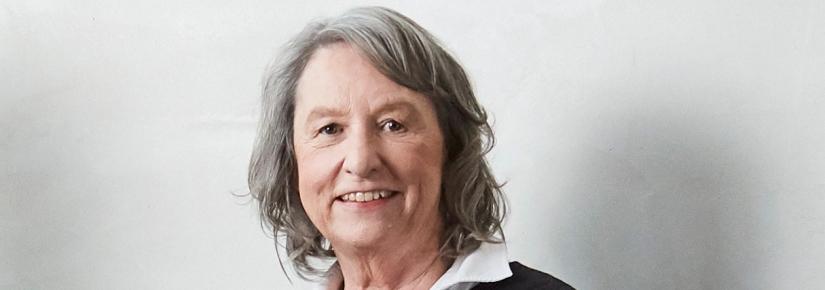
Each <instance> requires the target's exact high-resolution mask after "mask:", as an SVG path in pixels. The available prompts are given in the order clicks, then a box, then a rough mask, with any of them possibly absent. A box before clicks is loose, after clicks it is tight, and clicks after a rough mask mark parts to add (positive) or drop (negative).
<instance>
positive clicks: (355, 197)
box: [338, 190, 396, 202]
mask: <svg viewBox="0 0 825 290" xmlns="http://www.w3.org/2000/svg"><path fill="white" fill-rule="evenodd" d="M395 194H396V192H395V191H389V190H377V191H366V192H351V193H347V194H344V195H342V196H340V197H338V199H339V200H342V201H352V202H368V201H373V200H377V199H384V198H389V197H391V196H393V195H395Z"/></svg>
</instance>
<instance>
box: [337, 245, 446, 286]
mask: <svg viewBox="0 0 825 290" xmlns="http://www.w3.org/2000/svg"><path fill="white" fill-rule="evenodd" d="M415 240H417V241H416V242H410V241H406V242H404V241H400V242H399V243H383V244H384V245H387V246H375V247H370V248H369V249H366V248H364V249H358V248H339V249H336V250H335V255H336V256H337V258H338V264H339V266H340V267H341V274H342V275H343V280H344V281H343V282H344V289H429V288H430V287H431V286H432V285H433V284H435V282H436V281H437V280H438V279H439V278H440V277H441V275H443V274H444V272H446V271H447V264H448V262H447V261H445V260H444V259H442V258H441V257H440V256H439V239H438V235H434V236H432V237H428V238H427V239H424V240H421V239H415Z"/></svg>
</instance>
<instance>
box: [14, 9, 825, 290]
mask: <svg viewBox="0 0 825 290" xmlns="http://www.w3.org/2000/svg"><path fill="white" fill-rule="evenodd" d="M229 2H233V3H231V4H229ZM441 2H442V1H425V3H422V2H416V3H412V2H404V3H401V2H386V3H377V4H382V5H385V6H388V7H391V8H394V9H397V10H399V11H400V12H402V13H404V14H406V15H408V16H410V17H411V18H413V19H415V20H416V21H418V22H419V23H420V24H421V25H422V26H424V27H426V28H427V29H429V30H431V31H432V32H433V33H434V34H435V35H436V36H437V37H439V38H440V39H441V40H442V41H443V42H444V43H445V45H446V46H447V47H448V48H449V50H451V51H452V52H454V53H455V55H456V56H457V57H458V58H459V59H460V61H461V62H462V63H463V64H464V65H465V66H466V69H467V70H468V71H469V73H470V75H471V77H472V78H473V81H474V84H475V86H476V88H477V94H478V96H479V98H480V100H481V102H482V103H483V104H484V105H485V106H486V107H487V108H488V109H489V111H490V112H491V114H492V116H493V119H494V120H493V121H494V124H495V129H496V132H497V136H498V141H499V142H498V144H497V147H496V148H495V150H494V151H493V152H492V154H491V156H490V158H491V159H490V160H491V163H492V164H493V167H494V170H495V172H496V174H497V175H498V176H499V178H501V179H502V180H507V181H508V182H509V183H508V185H507V186H506V187H505V190H506V193H507V196H508V197H509V199H510V201H511V203H510V205H511V209H512V215H511V216H510V217H509V219H508V222H507V225H506V228H505V230H506V234H507V238H508V241H509V243H508V244H509V251H510V255H511V257H512V259H515V260H519V261H522V262H523V263H524V264H527V265H530V266H533V267H535V268H538V269H541V270H543V271H546V272H549V273H552V274H553V275H555V276H557V277H560V278H562V279H563V280H565V281H567V282H568V283H570V284H572V285H574V286H576V287H577V288H580V289H822V288H824V287H825V275H823V274H825V272H823V269H825V246H823V244H825V149H823V148H825V116H824V115H823V113H825V101H824V100H823V98H825V4H824V3H823V2H822V1H815V0H807V1H806V0H802V1H793V0H789V1H710V0H702V1H678V2H671V1H574V0H570V1H533V2H530V1H528V2H519V3H518V4H517V5H516V4H510V5H505V4H503V3H499V4H491V3H477V2H476V1H467V2H453V1H450V2H449V3H441ZM361 4H366V3H338V2H317V1H304V2H303V3H301V4H298V3H292V4H287V3H276V2H274V1H245V2H242V3H240V2H234V1H164V0H149V1H126V0H117V1H40V0H19V1H14V0H12V1H6V0H3V1H2V2H0V288H2V289H289V288H295V289H301V288H305V287H306V286H307V284H305V283H300V282H298V283H296V284H294V285H291V286H290V284H288V283H287V282H286V278H285V277H284V275H283V273H281V270H280V268H279V267H278V263H277V261H276V260H275V254H274V248H273V246H272V243H273V242H272V240H271V239H269V238H268V237H267V236H266V235H265V234H264V233H263V232H262V231H261V229H260V227H259V224H258V218H257V213H256V211H255V207H254V203H249V198H244V197H235V196H233V193H236V194H241V193H245V190H246V179H245V178H246V166H247V161H248V158H249V154H250V150H251V144H252V140H253V138H254V129H255V126H256V125H255V122H256V118H257V105H258V94H259V91H260V85H261V82H260V80H261V75H262V73H263V70H264V67H265V65H266V64H267V63H268V62H269V61H270V59H272V57H273V55H274V53H275V52H276V51H277V49H278V48H279V47H280V46H281V45H282V44H283V43H284V42H285V41H286V40H287V39H288V38H289V37H291V36H292V35H294V34H295V33H297V32H298V31H299V30H300V29H301V28H302V27H303V26H304V25H305V24H306V23H308V22H309V21H310V20H312V19H315V18H319V17H325V16H333V15H337V14H339V13H341V12H343V11H344V10H346V9H347V8H349V7H352V6H355V5H361ZM373 4H375V3H373Z"/></svg>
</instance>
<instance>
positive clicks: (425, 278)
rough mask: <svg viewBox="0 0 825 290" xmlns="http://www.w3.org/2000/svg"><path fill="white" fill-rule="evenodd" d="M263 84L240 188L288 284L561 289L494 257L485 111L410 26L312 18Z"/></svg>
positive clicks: (379, 11) (354, 16) (452, 66)
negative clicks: (289, 277)
mask: <svg viewBox="0 0 825 290" xmlns="http://www.w3.org/2000/svg"><path fill="white" fill-rule="evenodd" d="M265 81H266V82H265V87H264V90H263V103H262V109H261V112H262V115H261V119H260V124H259V132H258V137H257V141H256V143H255V148H254V153H253V155H252V159H251V163H250V166H249V169H250V170H249V187H250V190H251V192H252V193H253V195H254V196H255V197H256V198H257V200H258V202H259V205H260V211H261V217H262V218H263V222H264V223H265V224H266V225H267V227H269V228H270V229H271V230H272V231H273V232H275V233H277V234H279V235H280V236H281V237H282V238H283V239H284V240H285V245H284V246H285V250H286V252H285V253H284V254H285V255H284V257H286V261H287V262H288V263H291V264H292V265H293V266H294V268H295V269H297V271H298V274H299V275H301V277H304V278H308V279H310V278H313V277H316V278H319V279H318V280H320V282H319V283H318V287H319V289H434V290H456V289H571V288H572V287H570V286H569V285H567V284H565V283H564V282H562V281H561V280H558V279H556V278H554V277H553V276H551V275H549V274H546V273H543V272H540V271H538V270H535V269H532V268H529V267H527V266H525V265H522V264H520V263H519V262H511V261H509V260H508V256H507V252H506V243H505V239H504V235H503V233H502V229H501V228H502V227H501V224H502V221H503V219H504V217H505V214H506V206H505V202H506V201H505V196H504V194H503V192H502V190H501V185H500V183H499V182H498V181H496V180H495V178H494V176H493V173H492V172H491V169H490V167H489V166H488V163H487V161H486V159H485V154H486V153H487V152H489V150H490V148H491V146H492V144H493V132H492V130H491V128H490V125H489V124H488V121H487V115H486V113H485V110H484V109H483V108H482V107H481V106H480V105H479V104H478V101H477V100H476V97H475V95H474V94H473V88H472V87H471V85H470V81H469V79H468V76H467V73H466V72H465V70H464V69H463V68H462V67H461V65H459V63H458V61H457V60H456V59H455V58H454V56H452V55H450V54H449V53H448V52H447V51H446V50H445V49H444V48H442V46H441V45H440V44H439V42H438V40H437V39H436V38H435V37H434V36H432V35H431V34H430V33H429V32H428V31H427V30H425V29H424V28H422V27H421V26H419V25H418V24H416V23H415V22H414V21H413V20H411V19H409V18H407V17H405V16H404V15H402V14H400V13H398V12H395V11H393V10H390V9H387V8H381V7H363V8H355V9H351V10H349V11H347V12H345V13H344V14H342V15H340V16H338V17H334V18H330V19H326V20H322V21H317V22H313V23H311V24H309V25H308V26H307V27H306V28H305V29H304V30H303V31H301V32H300V33H299V34H298V35H297V36H295V37H294V38H293V39H292V40H291V41H290V42H289V44H288V45H287V46H286V47H285V48H284V49H283V51H282V52H281V54H280V55H279V56H278V57H277V61H276V62H275V63H274V65H272V66H271V68H270V69H269V71H268V75H267V77H266V78H265ZM317 259H332V260H334V261H335V263H334V264H333V265H332V266H331V267H329V268H319V267H317V266H315V264H313V260H317Z"/></svg>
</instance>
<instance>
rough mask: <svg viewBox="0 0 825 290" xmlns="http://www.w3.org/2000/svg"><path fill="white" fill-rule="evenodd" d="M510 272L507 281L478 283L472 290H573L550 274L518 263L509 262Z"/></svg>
mask: <svg viewBox="0 0 825 290" xmlns="http://www.w3.org/2000/svg"><path fill="white" fill-rule="evenodd" d="M510 271H512V272H513V275H512V276H510V277H508V278H507V279H504V280H501V281H496V282H490V283H479V284H478V285H477V286H476V287H474V288H473V290H492V289H502V290H507V289H512V290H518V289H547V290H551V289H553V290H555V289H574V288H573V287H571V286H570V285H567V283H564V282H562V281H561V280H559V279H556V277H553V276H550V274H547V273H544V272H541V271H539V270H536V269H532V268H530V267H527V266H524V265H522V264H521V263H519V262H510Z"/></svg>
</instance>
